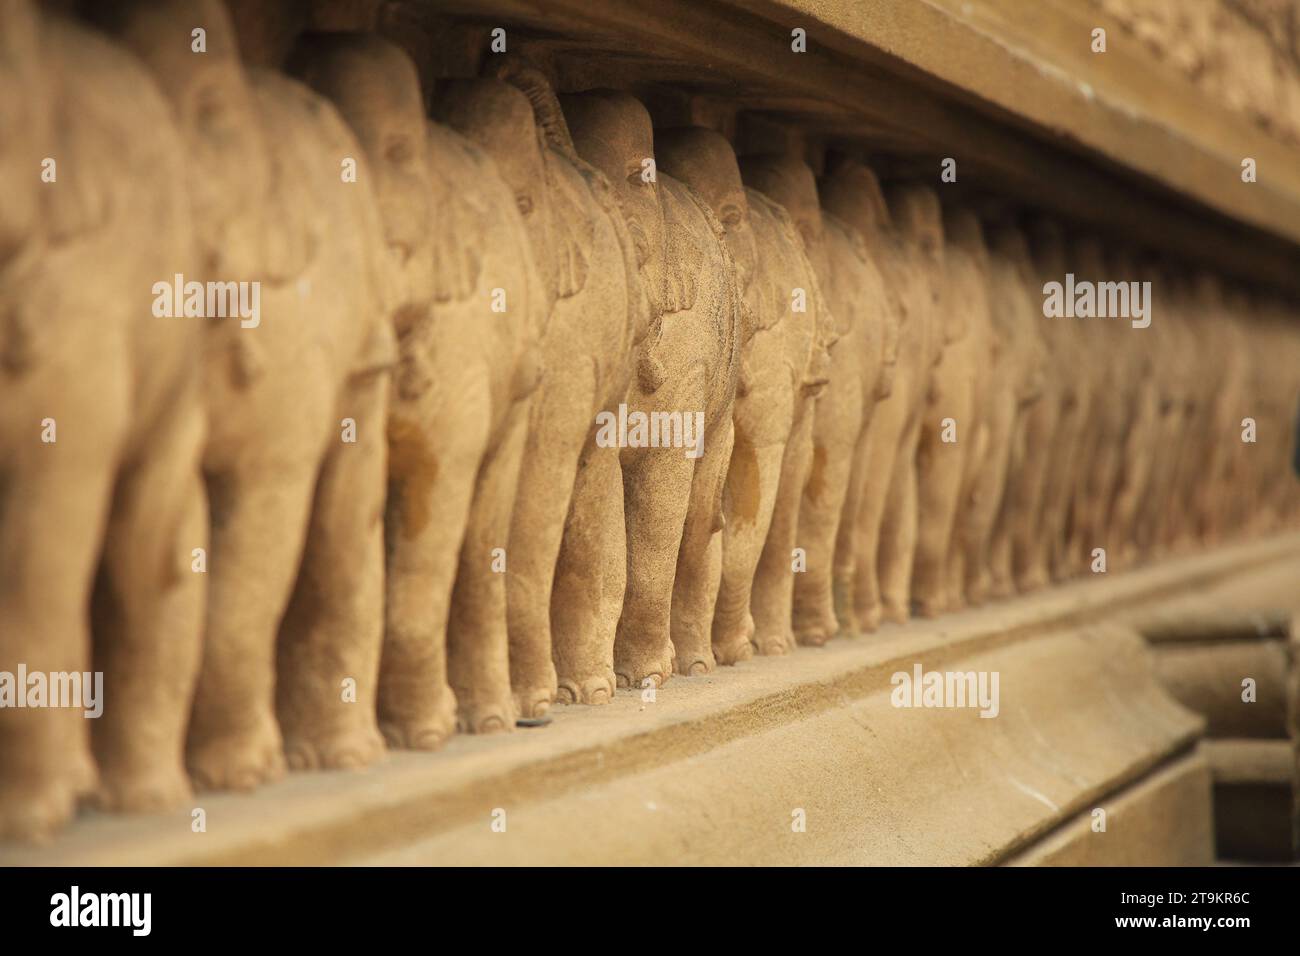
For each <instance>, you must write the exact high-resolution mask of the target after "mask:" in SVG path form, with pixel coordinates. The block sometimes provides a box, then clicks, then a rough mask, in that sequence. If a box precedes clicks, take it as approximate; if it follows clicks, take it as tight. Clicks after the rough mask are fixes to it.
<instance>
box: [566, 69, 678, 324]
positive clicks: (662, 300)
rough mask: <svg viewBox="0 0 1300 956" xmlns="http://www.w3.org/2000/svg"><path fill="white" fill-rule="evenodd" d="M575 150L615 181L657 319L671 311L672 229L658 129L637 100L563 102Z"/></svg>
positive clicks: (591, 95)
mask: <svg viewBox="0 0 1300 956" xmlns="http://www.w3.org/2000/svg"><path fill="white" fill-rule="evenodd" d="M560 103H561V105H562V108H563V111H564V118H565V120H566V121H567V123H568V126H569V130H570V133H571V134H572V137H573V145H574V148H575V149H576V150H577V153H578V155H579V156H581V157H582V158H583V159H584V160H585V161H586V162H588V163H590V164H591V165H592V166H594V167H595V168H596V169H598V170H600V172H602V173H603V174H604V175H605V177H606V178H607V179H608V180H609V183H610V186H611V187H612V188H613V191H614V196H615V197H616V198H617V200H618V204H619V208H620V209H622V211H623V217H624V219H625V220H626V222H627V227H628V232H629V233H630V234H631V236H632V242H633V246H634V248H635V249H636V259H637V266H638V268H639V269H640V270H641V275H642V279H643V281H644V283H645V287H646V292H647V294H648V295H649V296H650V299H651V302H652V303H653V304H654V309H655V312H656V314H658V315H663V314H664V313H665V312H667V311H670V305H671V303H669V302H668V301H666V300H667V299H668V298H669V295H668V292H669V286H670V283H671V279H672V277H671V276H670V268H671V265H672V264H671V263H670V262H669V261H668V260H669V256H668V224H667V222H666V219H665V215H664V207H663V204H662V202H661V200H660V195H659V182H658V176H657V174H653V171H654V165H653V164H654V155H655V154H654V129H653V127H652V126H651V124H650V114H649V113H647V112H646V108H645V107H644V106H643V105H642V104H641V102H640V101H639V100H637V99H636V98H635V97H633V96H630V95H629V94H627V93H622V92H618V91H615V90H591V91H588V92H585V93H578V94H575V95H572V96H562V97H560Z"/></svg>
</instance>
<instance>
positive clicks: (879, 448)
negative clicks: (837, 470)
mask: <svg viewBox="0 0 1300 956" xmlns="http://www.w3.org/2000/svg"><path fill="white" fill-rule="evenodd" d="M909 388H910V385H909V384H907V383H904V382H902V381H898V380H895V382H894V393H893V395H891V396H890V397H889V398H887V399H885V401H883V402H880V403H878V404H877V405H876V408H875V412H874V413H873V414H872V416H871V424H870V425H869V426H867V452H866V457H867V461H868V462H869V463H870V469H871V473H870V477H869V478H867V479H866V484H865V492H864V494H863V496H862V504H861V508H860V511H859V523H858V527H857V529H856V530H855V533H854V537H855V538H856V544H857V559H856V561H855V562H854V565H855V571H854V582H853V601H854V613H855V615H856V617H857V620H858V626H859V627H861V628H862V630H863V631H864V632H866V633H870V632H872V631H874V630H875V629H876V628H878V627H879V626H880V621H881V619H882V617H883V615H884V609H883V606H882V604H881V597H880V561H879V558H880V543H881V539H882V537H883V533H884V523H885V509H886V507H887V506H888V502H889V497H890V493H891V486H892V484H893V480H894V472H895V468H896V464H897V462H898V461H899V457H900V454H901V450H900V447H899V446H900V443H901V442H902V437H903V434H902V433H903V424H904V422H903V417H904V415H905V414H906V411H907V409H906V406H905V404H904V401H903V398H902V394H903V393H904V392H905V391H906V390H908V389H909Z"/></svg>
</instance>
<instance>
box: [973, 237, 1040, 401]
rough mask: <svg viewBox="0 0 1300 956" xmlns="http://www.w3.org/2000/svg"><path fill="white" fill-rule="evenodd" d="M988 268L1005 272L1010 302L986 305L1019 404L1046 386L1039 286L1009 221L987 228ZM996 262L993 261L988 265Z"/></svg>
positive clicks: (1021, 239) (1022, 242)
mask: <svg viewBox="0 0 1300 956" xmlns="http://www.w3.org/2000/svg"><path fill="white" fill-rule="evenodd" d="M987 234H988V237H989V254H990V260H991V267H992V268H995V269H1003V270H1006V273H1005V275H1006V277H1007V278H1008V280H1010V283H1009V285H1008V286H1007V287H1006V288H1007V289H1008V290H1010V291H1011V292H1012V294H1013V295H1014V296H1015V301H1014V302H999V301H991V302H990V303H989V304H990V306H991V308H992V313H993V316H994V320H995V326H997V330H996V331H995V333H994V334H995V335H998V334H1000V335H1002V336H1003V337H1004V341H1005V343H1006V347H1007V349H1008V350H1009V351H1010V353H1011V355H1012V356H1013V357H1014V360H1015V363H1016V364H1015V369H1014V372H1013V374H1014V375H1015V378H1016V395H1017V398H1018V399H1019V400H1020V402H1021V403H1022V404H1026V403H1029V402H1032V401H1034V400H1036V399H1037V398H1039V397H1040V396H1041V394H1042V391H1043V386H1044V385H1045V384H1046V367H1047V346H1046V345H1045V344H1044V342H1043V336H1042V333H1041V331H1040V326H1039V324H1038V323H1039V322H1040V321H1042V309H1041V303H1040V301H1039V299H1038V297H1037V296H1036V295H1035V293H1036V292H1037V291H1038V290H1039V289H1040V288H1041V287H1042V283H1040V282H1039V281H1038V278H1037V275H1036V274H1035V272H1034V267H1033V260H1032V259H1031V258H1030V255H1029V243H1028V241H1026V239H1025V234H1024V232H1022V231H1021V229H1020V228H1019V227H1018V226H1016V225H1015V224H1014V223H1011V222H997V223H994V224H992V225H990V226H989V227H988V228H987ZM993 259H997V260H998V261H997V262H992V260H993Z"/></svg>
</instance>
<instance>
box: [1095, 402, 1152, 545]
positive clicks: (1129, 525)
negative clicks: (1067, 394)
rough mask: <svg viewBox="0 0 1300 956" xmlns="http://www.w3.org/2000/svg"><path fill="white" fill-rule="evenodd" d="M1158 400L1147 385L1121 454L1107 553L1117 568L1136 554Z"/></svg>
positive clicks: (1148, 474) (1149, 471)
mask: <svg viewBox="0 0 1300 956" xmlns="http://www.w3.org/2000/svg"><path fill="white" fill-rule="evenodd" d="M1156 401H1157V396H1156V394H1155V389H1154V387H1144V388H1143V390H1142V395H1141V397H1140V399H1139V404H1138V408H1137V412H1136V415H1135V417H1134V422H1133V427H1132V428H1130V429H1129V433H1128V438H1127V440H1126V441H1125V443H1124V451H1123V456H1122V459H1121V460H1122V462H1123V468H1122V471H1121V474H1120V480H1119V483H1118V487H1117V488H1116V490H1115V504H1114V508H1113V509H1112V513H1111V522H1110V528H1109V537H1108V539H1107V540H1108V542H1109V543H1108V545H1107V553H1108V554H1109V555H1110V556H1111V560H1112V562H1113V567H1114V568H1121V569H1122V568H1126V567H1128V566H1130V565H1131V564H1132V563H1133V562H1134V560H1135V559H1136V557H1137V550H1136V548H1137V545H1136V538H1137V528H1136V525H1137V519H1138V510H1139V509H1140V508H1141V506H1142V500H1143V497H1144V496H1145V494H1146V491H1147V485H1148V481H1149V479H1150V474H1151V454H1152V447H1153V445H1154V444H1155V438H1156V437H1157V436H1156V434H1155V427H1154V426H1155V422H1156Z"/></svg>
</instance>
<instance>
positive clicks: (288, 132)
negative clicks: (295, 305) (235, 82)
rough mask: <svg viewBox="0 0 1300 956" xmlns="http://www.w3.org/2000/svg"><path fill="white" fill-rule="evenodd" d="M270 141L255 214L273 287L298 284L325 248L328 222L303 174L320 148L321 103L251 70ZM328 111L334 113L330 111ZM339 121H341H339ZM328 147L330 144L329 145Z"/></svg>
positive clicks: (294, 85)
mask: <svg viewBox="0 0 1300 956" xmlns="http://www.w3.org/2000/svg"><path fill="white" fill-rule="evenodd" d="M249 77H250V80H251V81H252V84H253V88H254V91H255V93H256V96H257V101H258V107H259V111H260V112H261V115H262V117H263V122H264V124H265V127H266V132H267V134H268V142H270V143H271V144H272V145H271V149H270V185H269V188H268V189H267V193H266V196H265V199H264V204H263V206H262V209H261V210H259V215H258V217H257V220H258V228H259V229H260V230H261V232H262V237H263V240H264V243H263V246H262V262H261V266H262V276H263V278H264V281H266V282H267V283H269V284H271V285H285V284H288V283H291V282H297V281H298V279H299V278H300V277H302V276H303V275H305V274H306V273H307V271H308V269H309V268H310V267H311V264H312V263H313V262H314V261H315V260H316V257H317V254H318V253H319V251H320V250H321V249H323V248H325V241H326V232H327V229H328V220H327V217H326V215H325V213H324V211H323V210H322V209H321V206H320V201H319V197H317V196H313V195H312V191H311V188H310V182H311V181H310V180H309V179H308V178H307V177H304V176H303V169H304V168H311V166H312V164H313V163H315V162H316V161H317V154H318V152H319V150H320V147H321V144H320V138H319V135H318V134H319V133H320V131H321V130H322V129H323V128H325V126H326V124H325V123H324V122H316V123H314V124H309V122H308V116H311V115H312V114H316V116H314V117H313V119H317V120H323V119H325V118H327V117H323V116H321V114H322V112H323V111H322V106H323V104H324V101H323V100H322V99H321V98H320V97H318V96H316V95H315V94H314V93H311V92H310V91H308V90H307V88H306V87H304V86H302V85H301V84H299V83H296V82H294V81H292V80H289V79H288V78H286V77H281V76H278V75H277V74H275V73H273V72H270V71H267V70H250V71H249ZM330 112H332V111H330ZM340 122H341V121H340ZM331 145H332V144H331Z"/></svg>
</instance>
